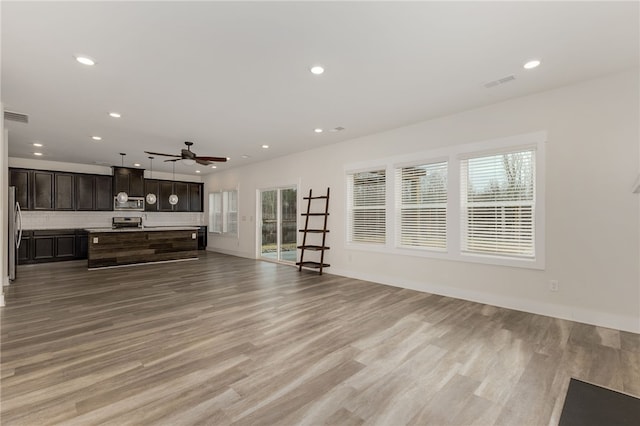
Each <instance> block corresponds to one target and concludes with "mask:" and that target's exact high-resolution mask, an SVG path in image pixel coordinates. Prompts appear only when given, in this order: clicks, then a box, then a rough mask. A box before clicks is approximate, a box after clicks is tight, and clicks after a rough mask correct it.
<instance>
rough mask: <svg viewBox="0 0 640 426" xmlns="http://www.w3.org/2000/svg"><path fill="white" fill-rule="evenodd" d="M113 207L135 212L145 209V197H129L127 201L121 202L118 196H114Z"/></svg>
mask: <svg viewBox="0 0 640 426" xmlns="http://www.w3.org/2000/svg"><path fill="white" fill-rule="evenodd" d="M113 209H114V210H120V211H121V210H127V211H134V212H143V211H144V197H129V199H128V200H127V201H125V202H124V203H121V202H119V201H118V197H113Z"/></svg>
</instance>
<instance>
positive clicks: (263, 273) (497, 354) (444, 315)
mask: <svg viewBox="0 0 640 426" xmlns="http://www.w3.org/2000/svg"><path fill="white" fill-rule="evenodd" d="M328 272H330V271H328ZM18 273H19V280H18V281H17V282H16V283H15V284H14V285H12V286H10V287H9V290H8V294H7V302H8V305H7V306H6V307H5V308H2V309H0V314H1V319H2V325H1V330H2V334H1V338H2V346H1V356H2V358H1V380H2V383H1V391H2V394H1V401H0V402H1V408H0V409H1V416H0V423H1V424H2V425H5V426H8V425H44V424H68V425H92V424H111V425H126V424H135V425H145V424H163V425H191V424H202V425H227V424H240V425H323V424H329V425H359V424H376V425H390V426H396V425H404V424H409V425H472V424H476V425H491V424H499V425H547V424H556V423H557V422H558V419H559V416H560V413H561V409H562V404H563V401H564V395H565V392H566V389H567V386H568V383H569V378H570V377H576V378H578V379H582V380H586V381H589V382H592V383H595V384H599V385H603V386H606V387H609V388H613V389H616V390H621V391H624V392H626V393H630V394H633V395H640V336H639V335H636V334H631V333H625V332H619V331H616V330H611V329H605V328H599V327H593V326H589V325H584V324H579V323H574V322H570V321H564V320H559V319H554V318H549V317H544V316H539V315H532V314H527V313H522V312H517V311H512V310H508V309H502V308H496V307H492V306H487V305H482V304H477V303H471V302H466V301H462V300H456V299H451V298H448V297H441V296H437V295H433V294H427V293H419V292H416V291H410V290H405V289H400V288H394V287H389V286H384V285H379V284H373V283H369V282H364V281H358V280H354V279H349V278H343V277H338V276H332V275H328V274H325V275H323V276H318V275H317V274H315V273H313V272H311V271H309V272H305V271H303V272H302V273H299V272H298V271H297V269H295V268H293V267H289V266H285V265H278V264H274V263H268V262H260V261H253V260H249V259H242V258H237V257H232V256H226V255H222V254H216V253H203V254H202V255H201V258H200V259H199V260H196V261H187V262H179V263H169V264H157V265H141V266H134V267H128V268H117V269H104V270H93V271H88V270H87V269H86V262H81V261H79V262H66V263H57V264H43V265H33V266H25V267H19V269H18Z"/></svg>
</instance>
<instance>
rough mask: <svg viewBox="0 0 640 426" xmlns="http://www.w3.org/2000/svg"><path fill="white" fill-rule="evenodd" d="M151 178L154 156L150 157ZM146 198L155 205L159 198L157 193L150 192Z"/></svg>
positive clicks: (150, 177) (150, 175)
mask: <svg viewBox="0 0 640 426" xmlns="http://www.w3.org/2000/svg"><path fill="white" fill-rule="evenodd" d="M149 179H153V157H149ZM146 200H147V204H150V205H154V204H155V203H156V200H157V197H156V194H154V193H151V192H150V193H148V194H147V197H146Z"/></svg>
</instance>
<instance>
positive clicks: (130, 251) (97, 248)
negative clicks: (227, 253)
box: [87, 226, 198, 269]
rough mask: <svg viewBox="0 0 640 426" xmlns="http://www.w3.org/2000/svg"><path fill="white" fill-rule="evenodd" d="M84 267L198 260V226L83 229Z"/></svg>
mask: <svg viewBox="0 0 640 426" xmlns="http://www.w3.org/2000/svg"><path fill="white" fill-rule="evenodd" d="M87 231H88V233H89V252H88V256H87V258H88V266H89V268H90V269H92V268H101V267H105V266H122V265H131V264H134V263H147V262H166V261H169V260H185V259H197V258H198V242H197V238H198V227H196V226H160V227H144V228H120V229H112V228H87Z"/></svg>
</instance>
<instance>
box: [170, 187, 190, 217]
mask: <svg viewBox="0 0 640 426" xmlns="http://www.w3.org/2000/svg"><path fill="white" fill-rule="evenodd" d="M173 189H174V191H175V194H176V195H177V196H178V204H176V205H175V206H174V211H176V212H188V211H189V183H188V182H175V183H174V184H173Z"/></svg>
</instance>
